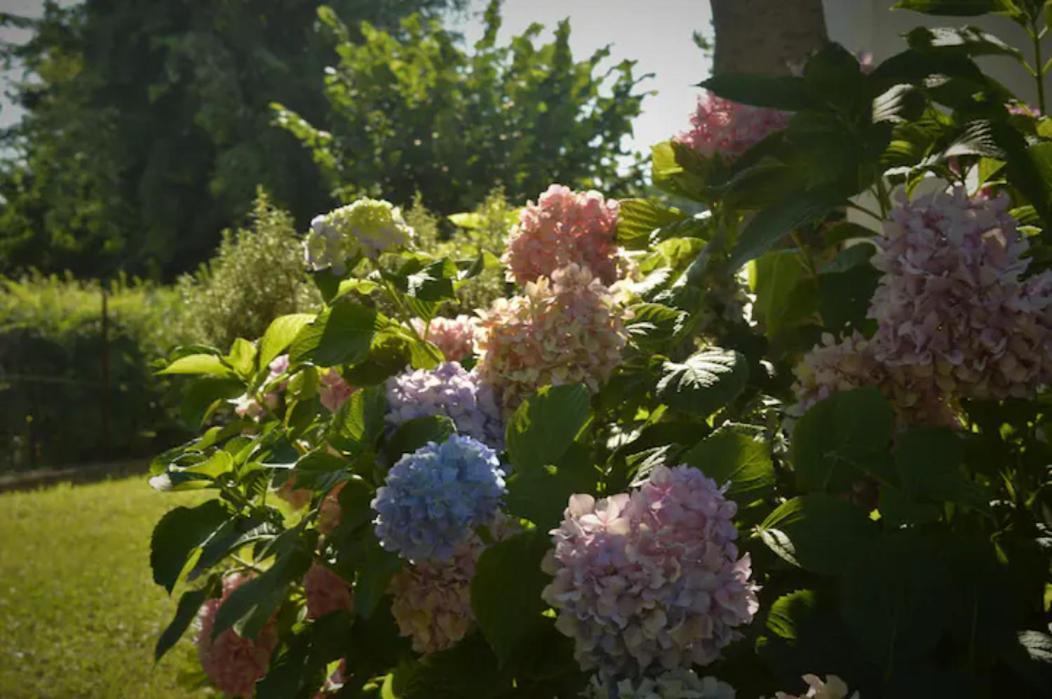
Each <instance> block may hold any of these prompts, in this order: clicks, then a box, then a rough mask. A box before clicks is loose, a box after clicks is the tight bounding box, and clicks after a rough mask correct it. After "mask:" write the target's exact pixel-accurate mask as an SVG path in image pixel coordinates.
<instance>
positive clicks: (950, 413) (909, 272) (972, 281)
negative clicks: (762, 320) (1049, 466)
mask: <svg viewBox="0 0 1052 699" xmlns="http://www.w3.org/2000/svg"><path fill="white" fill-rule="evenodd" d="M877 245H878V252H877V254H876V255H874V257H873V265H874V267H876V268H877V269H878V270H880V271H881V272H882V273H883V274H882V276H881V280H880V283H879V285H878V287H877V290H876V292H875V293H874V294H873V299H872V301H871V303H870V308H869V317H871V318H873V319H875V320H876V321H877V331H876V333H875V334H874V336H873V338H872V339H870V340H868V341H867V340H865V339H863V338H862V337H861V336H859V335H855V336H853V337H850V338H847V339H845V340H844V341H843V342H841V343H837V342H835V341H834V340H832V338H823V343H822V344H821V345H819V346H817V347H815V348H814V349H813V350H812V351H811V352H810V353H809V354H808V355H807V356H805V357H804V360H803V362H802V364H801V366H800V367H798V368H797V372H796V373H797V379H798V383H797V386H796V393H797V397H798V399H799V401H800V403H799V407H802V408H806V407H809V405H810V404H812V403H814V402H815V401H817V400H819V399H821V398H823V397H825V396H827V395H829V394H830V393H833V392H835V391H838V390H844V389H849V388H857V387H859V386H877V387H878V388H880V389H881V392H882V393H884V395H885V396H886V397H887V398H888V399H889V400H890V402H891V403H892V405H894V406H895V409H896V411H897V412H898V415H899V418H900V422H902V423H906V424H917V423H927V424H932V423H934V424H943V425H954V424H956V418H955V417H954V408H953V406H954V405H956V402H957V401H958V400H959V399H960V398H979V399H1003V398H1008V397H1025V396H1028V395H1031V394H1032V393H1033V392H1034V390H1035V388H1036V387H1037V386H1038V385H1040V384H1042V383H1045V382H1047V381H1049V379H1050V377H1052V273H1049V272H1044V273H1042V274H1039V275H1036V276H1033V277H1030V278H1029V279H1027V278H1025V274H1026V272H1027V267H1028V262H1027V260H1026V258H1025V257H1024V255H1025V253H1026V252H1027V248H1028V245H1027V242H1026V240H1025V239H1024V238H1023V237H1022V236H1021V235H1020V234H1019V231H1018V224H1017V222H1016V221H1015V219H1013V218H1012V217H1011V215H1009V213H1008V201H1007V199H1006V198H1004V197H992V198H991V197H987V196H979V197H971V198H970V197H968V195H967V194H966V192H965V191H964V190H963V189H962V188H955V189H954V190H953V191H952V192H939V193H935V194H929V195H926V196H923V197H919V198H917V199H915V200H913V201H912V202H903V203H902V205H901V206H899V207H898V208H896V210H895V211H894V212H893V213H892V219H891V220H890V221H889V222H887V224H886V225H885V229H884V232H883V234H882V235H881V236H880V237H879V238H878V239H877Z"/></svg>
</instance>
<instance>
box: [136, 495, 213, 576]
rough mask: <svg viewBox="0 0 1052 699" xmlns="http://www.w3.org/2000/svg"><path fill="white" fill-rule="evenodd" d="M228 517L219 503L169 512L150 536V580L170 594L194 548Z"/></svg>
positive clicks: (181, 508) (180, 508) (205, 539)
mask: <svg viewBox="0 0 1052 699" xmlns="http://www.w3.org/2000/svg"><path fill="white" fill-rule="evenodd" d="M229 517H230V512H229V511H228V510H227V508H226V507H225V506H224V505H223V503H222V502H220V501H219V500H208V501H207V502H203V503H201V504H200V505H198V506H197V507H176V508H174V509H172V510H169V511H168V512H167V513H166V514H165V515H164V516H163V517H161V520H160V521H159V522H158V523H157V526H156V527H154V530H153V534H152V535H151V537H150V567H151V568H152V569H153V581H154V582H155V583H157V584H158V585H160V586H162V587H163V588H164V589H165V590H167V591H168V593H169V594H171V592H172V589H173V588H174V587H175V583H176V582H177V581H178V580H179V575H180V573H182V571H183V568H185V567H186V564H187V561H189V560H190V557H191V554H192V553H193V551H194V549H196V548H197V547H198V546H200V545H201V544H203V543H204V542H205V541H207V540H208V538H209V537H210V536H211V535H212V533H213V532H215V530H216V529H218V528H219V527H220V526H221V525H222V524H223V523H224V522H225V521H226V520H227V519H228V518H229Z"/></svg>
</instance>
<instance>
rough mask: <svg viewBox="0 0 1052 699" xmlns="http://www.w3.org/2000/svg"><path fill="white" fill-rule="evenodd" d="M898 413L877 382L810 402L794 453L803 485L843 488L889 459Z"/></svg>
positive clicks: (796, 436)
mask: <svg viewBox="0 0 1052 699" xmlns="http://www.w3.org/2000/svg"><path fill="white" fill-rule="evenodd" d="M893 422H894V415H893V413H892V410H891V406H890V405H889V404H888V402H887V400H886V399H885V398H884V397H883V396H882V395H881V394H880V392H879V391H878V390H877V389H875V388H864V389H858V390H855V391H847V392H844V393H836V394H834V395H832V396H830V397H829V398H826V399H825V400H822V401H819V402H818V403H816V404H815V405H814V406H812V407H811V409H810V410H808V411H807V412H806V413H804V415H803V416H802V417H801V418H800V420H799V421H797V423H796V427H795V428H794V430H793V440H792V446H791V454H792V461H793V469H794V470H795V471H796V481H797V483H798V484H799V486H800V488H802V489H804V490H828V489H843V488H845V487H847V486H848V485H849V484H850V483H851V482H852V481H853V480H855V479H856V478H859V477H861V476H862V475H863V474H864V473H865V472H866V471H868V470H870V469H873V468H879V467H880V465H882V464H883V463H885V462H887V461H888V459H889V455H888V451H889V448H890V444H891V430H892V425H893Z"/></svg>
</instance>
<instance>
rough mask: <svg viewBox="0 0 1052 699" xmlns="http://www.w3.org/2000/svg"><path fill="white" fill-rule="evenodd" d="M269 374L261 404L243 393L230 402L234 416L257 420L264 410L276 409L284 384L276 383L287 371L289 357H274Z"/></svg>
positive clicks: (264, 383) (283, 355)
mask: <svg viewBox="0 0 1052 699" xmlns="http://www.w3.org/2000/svg"><path fill="white" fill-rule="evenodd" d="M269 368H270V374H269V375H268V376H267V379H266V381H264V382H263V387H264V388H266V389H267V392H266V393H264V394H263V402H262V403H260V402H259V400H257V399H256V397H255V396H253V395H250V394H248V393H245V394H243V395H240V396H238V397H237V398H235V399H233V401H231V402H232V403H233V404H234V414H235V415H237V416H238V417H242V418H245V417H247V418H249V419H252V420H258V419H259V418H261V417H262V416H263V414H264V413H265V412H266V409H265V408H264V406H266V408H270V409H271V410H274V409H276V408H277V407H278V403H279V401H280V400H281V394H282V392H283V391H284V390H285V386H286V382H284V381H282V382H280V383H278V382H277V380H278V378H279V377H280V376H281V375H282V374H284V373H285V372H286V371H288V370H289V355H287V354H282V355H279V356H278V357H275V358H274V359H273V360H272V361H271V362H270V365H269Z"/></svg>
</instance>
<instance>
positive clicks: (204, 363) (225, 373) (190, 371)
mask: <svg viewBox="0 0 1052 699" xmlns="http://www.w3.org/2000/svg"><path fill="white" fill-rule="evenodd" d="M157 373H158V374H160V375H162V376H174V375H187V376H214V377H216V378H221V379H230V378H236V374H235V373H234V370H233V369H231V368H230V367H228V366H227V365H226V364H224V363H223V360H222V359H220V358H219V357H217V356H216V355H214V354H188V355H186V356H183V357H179V358H178V359H176V360H175V361H174V362H172V363H171V364H169V365H168V366H166V367H165V368H164V369H161V370H160V371H159V372H157Z"/></svg>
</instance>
